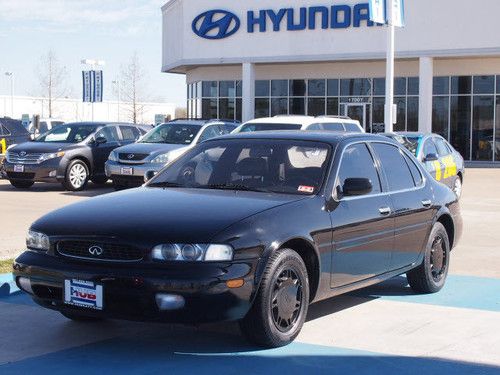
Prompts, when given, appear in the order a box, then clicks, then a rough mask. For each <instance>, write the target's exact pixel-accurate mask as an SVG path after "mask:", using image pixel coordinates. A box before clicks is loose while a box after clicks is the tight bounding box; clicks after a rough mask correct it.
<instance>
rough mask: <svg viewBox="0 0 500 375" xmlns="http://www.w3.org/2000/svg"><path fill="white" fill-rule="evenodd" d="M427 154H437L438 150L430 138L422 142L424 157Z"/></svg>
mask: <svg viewBox="0 0 500 375" xmlns="http://www.w3.org/2000/svg"><path fill="white" fill-rule="evenodd" d="M429 154H434V155H436V156H437V155H438V150H437V148H436V145H435V144H434V141H433V140H432V139H428V140H427V141H425V143H424V158H425V157H426V156H427V155H429Z"/></svg>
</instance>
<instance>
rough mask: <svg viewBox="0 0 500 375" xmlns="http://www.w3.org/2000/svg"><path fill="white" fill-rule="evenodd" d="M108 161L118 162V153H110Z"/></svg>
mask: <svg viewBox="0 0 500 375" xmlns="http://www.w3.org/2000/svg"><path fill="white" fill-rule="evenodd" d="M108 160H109V161H118V153H117V152H115V151H112V152H111V154H109V157H108Z"/></svg>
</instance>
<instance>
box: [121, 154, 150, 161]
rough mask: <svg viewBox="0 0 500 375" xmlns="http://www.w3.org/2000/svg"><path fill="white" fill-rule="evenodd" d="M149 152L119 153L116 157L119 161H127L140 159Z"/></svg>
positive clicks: (144, 157) (145, 156)
mask: <svg viewBox="0 0 500 375" xmlns="http://www.w3.org/2000/svg"><path fill="white" fill-rule="evenodd" d="M148 156H149V154H133V153H128V154H127V153H120V154H118V158H119V159H120V161H123V162H129V161H141V160H144V159H146V158H147V157H148Z"/></svg>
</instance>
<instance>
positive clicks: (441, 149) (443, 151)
mask: <svg viewBox="0 0 500 375" xmlns="http://www.w3.org/2000/svg"><path fill="white" fill-rule="evenodd" d="M434 143H435V144H436V147H437V150H438V155H439V156H446V155H449V154H450V150H449V149H448V147H446V143H445V141H444V140H443V139H441V138H434Z"/></svg>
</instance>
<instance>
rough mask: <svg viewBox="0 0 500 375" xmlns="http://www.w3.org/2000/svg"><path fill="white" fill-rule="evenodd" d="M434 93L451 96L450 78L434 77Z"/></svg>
mask: <svg viewBox="0 0 500 375" xmlns="http://www.w3.org/2000/svg"><path fill="white" fill-rule="evenodd" d="M432 91H433V94H434V95H449V93H450V77H434V82H433V89H432Z"/></svg>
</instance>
